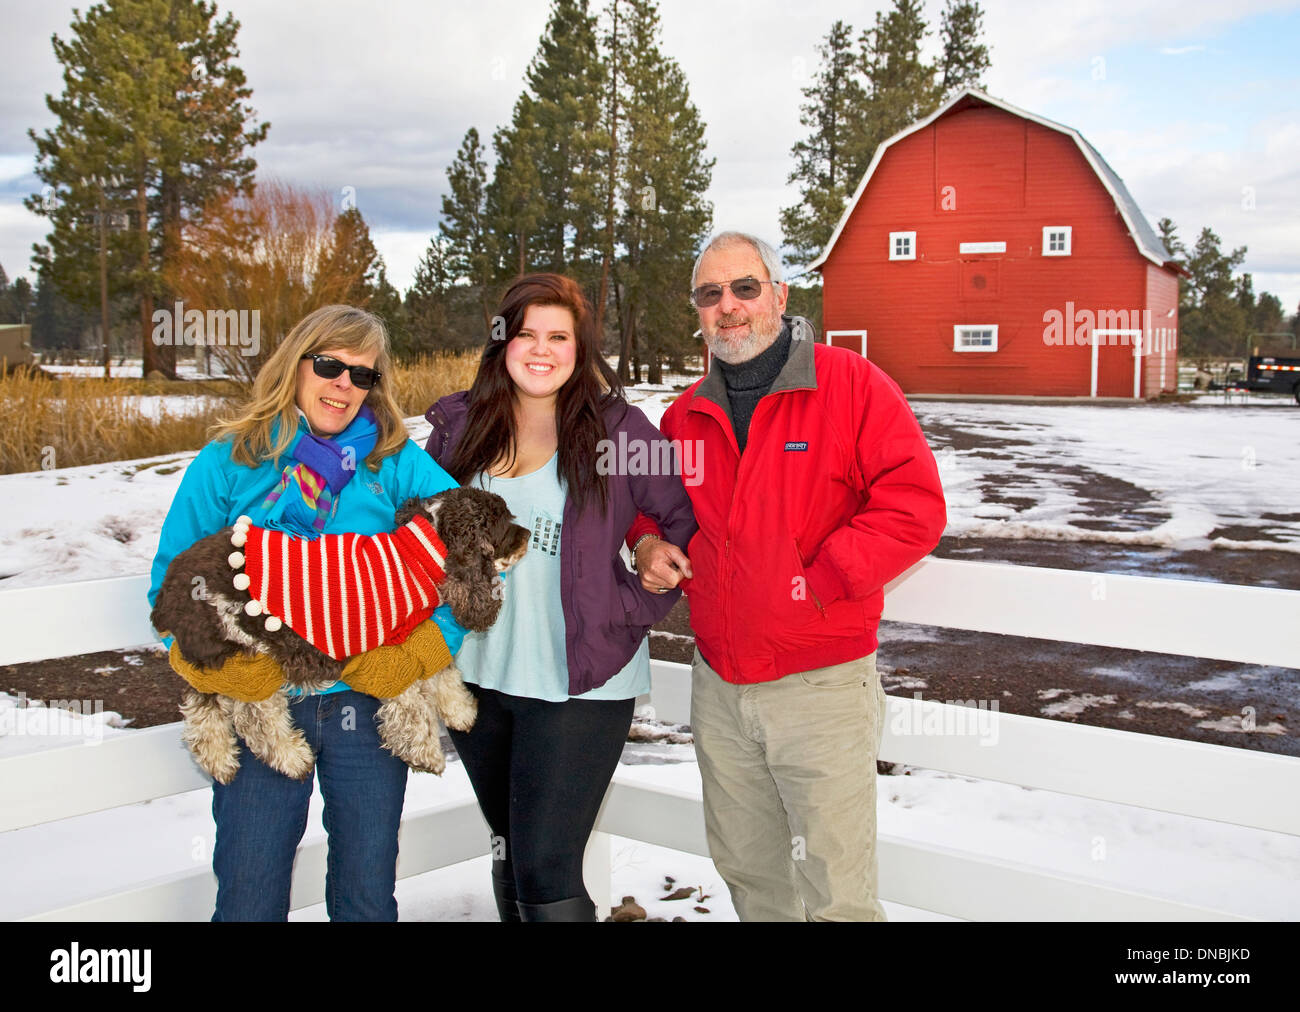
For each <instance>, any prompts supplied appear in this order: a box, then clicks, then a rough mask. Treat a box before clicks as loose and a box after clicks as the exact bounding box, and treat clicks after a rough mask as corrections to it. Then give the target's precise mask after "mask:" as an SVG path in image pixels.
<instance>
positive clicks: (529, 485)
mask: <svg viewBox="0 0 1300 1012" xmlns="http://www.w3.org/2000/svg"><path fill="white" fill-rule="evenodd" d="M472 484H474V485H476V486H477V487H479V488H485V489H487V490H488V491H489V492H495V493H496V494H497V495H499V496H501V498H503V499H504V500H505V501H506V504H507V505H508V506H509V507H510V512H511V513H513V514H514V515H515V522H516V523H518V524H520V525H522V526H524V527H527V528H528V529H529V530H530V531H532V537H531V538H530V539H529V542H528V551H526V552H525V553H524V557H523V558H522V559H520V560H519V562H518V563H516V564H515V567H514V568H513V569H511V570H510V572H509V573H507V574H506V584H505V601H504V602H503V604H502V607H501V614H500V616H498V618H497V620H496V623H495V624H494V625H493V626H492V628H491V629H489V630H488V631H487V632H483V633H476V632H471V633H467V634H466V635H465V643H464V645H463V646H462V647H461V649H460V653H458V654H457V655H456V666H457V667H458V668H460V670H461V673H462V674H463V675H464V678H465V681H467V682H473V683H474V684H475V685H479V686H481V687H483V688H485V689H495V690H496V691H498V692H504V693H507V694H509V695H511V696H527V697H529V698H532V699H545V700H550V701H552V702H563V701H564V700H566V699H569V698H574V699H628V698H631V697H633V696H638V695H640V694H642V693H645V692H649V691H650V642H649V639H648V638H643V639H642V640H641V645H640V646H638V647H637V651H636V653H635V654H633V655H632V659H631V660H630V661H628V662H627V664H625V665H624V666H623V668H622V670H621V671H619V672H618V674H616V675H614V677H613V678H611V679H610V680H609V681H608V682H606V683H605V684H604V685H601V686H598V687H597V688H595V689H592V690H591V691H590V692H584V693H583V694H582V695H581V696H574V697H570V695H569V664H568V659H567V656H566V653H565V647H564V609H563V606H562V605H561V603H560V536H561V531H560V528H561V526H562V521H563V518H564V503H565V497H566V496H565V487H564V484H563V482H562V481H561V479H560V476H559V453H558V452H557V453H554V454H552V455H551V459H550V460H548V461H547V462H546V463H545V464H543V465H542V466H541V467H539V468H538V469H537V470H536V471H533V472H531V473H530V474H525V475H520V476H519V477H518V478H490V477H488V475H487V472H483V473H481V474H479V475H478V476H477V477H476V478H474V480H473V482H472Z"/></svg>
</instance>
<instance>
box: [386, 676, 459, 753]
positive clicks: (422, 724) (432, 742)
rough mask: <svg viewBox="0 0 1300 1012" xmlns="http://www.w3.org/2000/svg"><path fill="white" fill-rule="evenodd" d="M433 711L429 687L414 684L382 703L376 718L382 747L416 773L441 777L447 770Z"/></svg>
mask: <svg viewBox="0 0 1300 1012" xmlns="http://www.w3.org/2000/svg"><path fill="white" fill-rule="evenodd" d="M434 711H435V707H434V701H433V697H432V692H431V687H430V686H429V685H428V683H427V682H415V683H414V684H413V685H411V687H410V688H408V689H407V690H406V691H405V692H403V693H402V694H401V695H400V696H395V697H393V698H392V699H386V700H384V702H383V705H382V706H380V707H379V712H378V714H377V715H376V716H377V718H378V720H379V740H380V741H381V742H383V745H384V748H386V749H388V751H389V752H391V753H393V755H395V756H397V758H398V759H401V760H402V762H404V763H406V765H407V766H409V767H411V769H413V770H415V771H416V772H417V773H434V774H441V773H442V771H443V770H444V769H446V768H447V759H446V757H445V756H444V755H443V754H442V744H441V743H440V742H439V740H438V739H439V732H438V719H437V714H436V713H435V712H434Z"/></svg>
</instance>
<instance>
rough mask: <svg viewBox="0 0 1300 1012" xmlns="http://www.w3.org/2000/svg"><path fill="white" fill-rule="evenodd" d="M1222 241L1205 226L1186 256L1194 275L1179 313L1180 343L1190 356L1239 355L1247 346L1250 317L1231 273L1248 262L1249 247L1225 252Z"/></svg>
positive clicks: (1188, 267) (1188, 283) (1189, 269)
mask: <svg viewBox="0 0 1300 1012" xmlns="http://www.w3.org/2000/svg"><path fill="white" fill-rule="evenodd" d="M1220 242H1221V240H1220V239H1219V237H1218V236H1217V235H1216V234H1215V233H1214V232H1213V230H1211V229H1209V228H1203V229H1201V234H1200V236H1199V237H1198V238H1197V240H1196V246H1195V247H1194V248H1193V249H1192V251H1191V253H1190V255H1189V256H1188V258H1187V263H1186V267H1187V270H1188V271H1189V272H1190V273H1191V275H1192V276H1191V278H1190V279H1188V281H1187V283H1186V286H1185V287H1186V289H1187V300H1186V303H1185V305H1186V308H1185V309H1183V310H1182V311H1181V312H1180V314H1179V315H1180V319H1179V329H1180V331H1181V335H1180V336H1181V340H1180V342H1179V343H1180V345H1181V346H1182V347H1183V349H1185V350H1186V351H1187V353H1188V354H1191V355H1239V354H1241V352H1242V350H1243V348H1244V341H1245V334H1246V322H1247V316H1246V313H1245V310H1244V309H1243V308H1242V304H1241V297H1242V296H1241V288H1240V285H1239V283H1238V282H1237V281H1236V280H1234V278H1233V276H1232V272H1233V271H1234V270H1235V269H1236V268H1237V267H1239V266H1241V264H1242V263H1243V262H1244V261H1245V259H1246V247H1245V246H1239V247H1237V248H1236V249H1235V250H1233V251H1232V252H1231V253H1224V252H1223V251H1222V250H1221V249H1220Z"/></svg>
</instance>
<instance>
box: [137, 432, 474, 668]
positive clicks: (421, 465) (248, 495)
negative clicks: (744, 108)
mask: <svg viewBox="0 0 1300 1012" xmlns="http://www.w3.org/2000/svg"><path fill="white" fill-rule="evenodd" d="M298 424H299V425H300V426H301V427H304V428H305V427H306V425H307V422H306V419H304V418H300V419H299V423H298ZM230 448H231V444H230V442H229V441H228V440H216V441H214V442H211V443H209V444H208V445H207V446H205V447H204V448H203V449H202V450H200V451H199V454H198V456H197V457H195V458H194V460H193V462H191V464H190V466H189V467H188V468H187V469H186V471H185V475H184V477H183V478H182V479H181V484H180V487H179V488H178V489H177V490H176V498H175V499H173V500H172V505H171V508H170V509H169V510H168V511H167V517H166V519H165V520H164V521H163V526H162V534H161V535H160V537H159V539H158V554H157V555H155V556H154V560H153V568H152V570H151V573H150V576H151V579H150V584H149V607H150V608H152V607H153V605H154V601H155V600H156V599H157V597H158V591H159V590H161V589H162V582H163V577H164V576H165V575H166V573H167V566H168V565H169V564H170V563H171V561H172V559H174V558H175V557H176V556H177V555H178V554H179V553H180V552H183V551H185V549H187V548H189V547H190V546H191V545H193V544H194V543H195V542H196V541H198V540H199V539H201V538H205V537H207V536H208V535H209V534H215V533H216V532H217V531H219V530H221V529H222V528H223V527H229V526H230V525H231V524H233V523H234V522H235V520H236V519H238V518H239V517H240V516H241V515H247V516H248V517H250V518H251V519H252V521H253V524H254V525H259V524H261V523H262V521H263V520H265V518H266V512H267V511H266V510H264V509H263V508H262V502H263V500H265V499H266V497H267V495H268V494H269V493H270V492H271V490H272V489H273V488H275V486H276V485H277V484H278V483H279V481H280V475H281V474H282V472H283V470H284V466H285V465H286V464H287V463H288V458H284V459H281V460H280V461H279V463H278V464H277V463H276V462H275V461H273V460H265V461H263V462H262V463H261V464H260V465H258V466H257V467H248V466H246V465H244V464H237V463H235V462H234V461H233V460H231V458H230ZM456 487H457V484H456V482H455V480H453V479H452V477H451V475H449V474H448V473H447V472H446V471H444V470H443V469H442V468H441V467H440V466H438V464H437V463H435V462H434V459H433V458H432V457H431V456H429V454H427V453H425V452H424V450H422V449H421V448H420V447H419V446H417V445H416V444H415V443H413V442H411V441H410V440H407V441H406V444H405V445H404V446H403V447H402V449H401V450H400V451H399V452H398V453H395V454H393V455H392V456H389V457H386V458H384V460H383V462H382V463H381V464H380V465H379V470H378V471H371V470H370V469H369V468H368V467H366V466H365V465H364V464H363V465H361V466H359V468H358V470H357V473H356V474H355V475H354V476H353V478H352V480H351V481H350V482H348V483H347V485H345V486H344V487H343V491H342V492H340V493H339V496H338V499H337V508H336V509H335V511H334V515H333V516H332V517H330V519H329V522H328V523H326V525H325V533H326V534H381V533H383V532H385V531H391V530H392V529H393V514H394V513H396V512H397V507H398V506H400V505H401V504H402V503H404V502H405V501H406V500H407V499H409V498H411V497H412V496H420V497H426V496H431V495H436V494H437V493H439V492H442V491H445V490H446V489H449V488H456ZM232 551H233V549H232ZM433 620H434V621H436V622H437V623H438V625H439V628H441V630H442V632H443V637H444V638H445V639H446V641H447V647H448V649H449V650H451V652H452V653H455V652H456V651H457V650H459V649H460V640H461V637H463V635H464V632H463V630H461V629H460V627H459V626H457V625H456V623H455V621H454V620H453V619H452V618H451V609H450V608H448V606H447V605H442V606H441V607H440V608H438V610H437V611H435V612H434V613H433ZM164 642H165V643H167V642H168V641H167V640H164ZM168 645H170V644H168ZM347 687H348V686H347V685H345V684H344V683H343V682H339V683H337V684H336V685H335V686H334V687H333V688H331V689H330V690H328V691H330V692H339V691H342V690H344V689H346V688H347Z"/></svg>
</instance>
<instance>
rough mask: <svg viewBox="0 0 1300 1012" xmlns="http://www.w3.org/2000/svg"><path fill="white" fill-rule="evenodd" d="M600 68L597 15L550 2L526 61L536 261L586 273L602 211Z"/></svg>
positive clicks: (570, 1)
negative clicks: (537, 202) (537, 205)
mask: <svg viewBox="0 0 1300 1012" xmlns="http://www.w3.org/2000/svg"><path fill="white" fill-rule="evenodd" d="M604 77H605V70H604V67H603V65H602V64H601V61H600V54H599V52H598V49H597V43H596V19H595V18H594V17H593V16H592V15H591V14H590V12H589V10H588V4H587V0H553V3H552V6H551V14H550V19H549V20H548V22H547V25H546V30H545V33H544V34H543V36H542V40H541V43H540V44H539V47H538V51H537V55H536V56H535V57H534V58H533V62H532V63H531V64H530V65H529V68H528V74H527V82H528V90H529V93H530V94H531V95H532V98H533V107H532V118H533V123H534V124H535V126H536V133H537V136H536V146H535V147H534V149H533V153H534V155H535V156H536V158H537V173H538V181H539V184H540V192H539V196H540V198H541V214H540V217H539V219H538V222H537V226H536V230H535V232H536V236H537V241H536V249H535V254H536V266H538V267H540V268H541V269H545V270H553V271H570V272H572V273H577V274H578V275H579V276H581V275H583V274H585V273H587V271H588V270H589V266H590V264H591V262H592V261H593V260H594V259H595V257H596V256H598V252H596V251H595V248H596V247H597V245H598V242H599V240H598V238H597V231H598V227H599V223H600V221H601V214H602V211H603V210H604V201H603V200H602V199H601V196H602V191H601V186H602V181H601V173H600V169H601V161H600V152H601V150H602V149H603V147H604V146H605V145H606V144H607V141H605V139H604V138H603V136H602V134H603V130H602V124H601V96H602V94H603V87H604Z"/></svg>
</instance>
